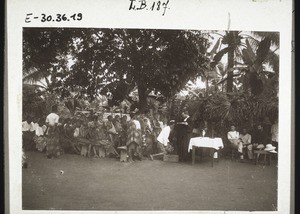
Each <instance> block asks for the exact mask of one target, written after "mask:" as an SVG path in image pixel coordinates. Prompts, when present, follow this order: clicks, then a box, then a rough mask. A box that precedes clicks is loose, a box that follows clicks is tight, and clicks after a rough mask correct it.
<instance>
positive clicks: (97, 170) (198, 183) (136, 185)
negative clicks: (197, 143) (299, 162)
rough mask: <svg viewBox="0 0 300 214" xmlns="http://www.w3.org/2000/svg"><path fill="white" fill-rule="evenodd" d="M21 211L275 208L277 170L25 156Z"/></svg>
mask: <svg viewBox="0 0 300 214" xmlns="http://www.w3.org/2000/svg"><path fill="white" fill-rule="evenodd" d="M27 156H28V163H29V167H28V168H27V169H23V178H22V181H23V184H22V185H23V192H22V194H23V203H22V205H23V209H25V210H50V209H57V210H245V211H252V210H253V211H254V210H255V211H256V210H261V211H266V210H270V211H272V210H276V207H277V166H276V163H275V161H273V162H272V164H271V166H264V165H262V164H259V165H254V164H252V163H239V162H235V161H230V160H228V159H221V160H220V161H219V162H218V163H215V165H214V167H213V168H212V167H211V165H210V160H209V158H205V159H203V160H202V161H201V162H199V161H198V162H196V164H195V165H191V163H190V162H188V163H168V162H163V161H159V160H155V161H150V160H145V161H141V162H134V163H121V162H119V161H117V160H116V159H113V158H102V159H95V158H84V157H81V156H78V155H68V154H65V155H63V156H62V157H60V158H59V159H52V160H50V159H46V157H45V155H44V154H42V153H38V152H28V153H27Z"/></svg>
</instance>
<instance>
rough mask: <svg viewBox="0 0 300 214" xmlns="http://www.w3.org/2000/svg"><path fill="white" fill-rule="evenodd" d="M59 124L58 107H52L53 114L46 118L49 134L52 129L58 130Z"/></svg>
mask: <svg viewBox="0 0 300 214" xmlns="http://www.w3.org/2000/svg"><path fill="white" fill-rule="evenodd" d="M58 122H59V116H58V114H57V106H53V107H52V112H51V113H50V114H48V116H47V117H46V126H47V127H48V130H47V133H48V131H49V130H50V129H54V130H55V129H56V127H57V125H58Z"/></svg>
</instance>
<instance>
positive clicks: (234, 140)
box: [227, 125, 244, 160]
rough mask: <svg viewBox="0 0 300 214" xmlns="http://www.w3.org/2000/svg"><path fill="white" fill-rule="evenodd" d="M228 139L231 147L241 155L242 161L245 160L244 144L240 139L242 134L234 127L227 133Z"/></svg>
mask: <svg viewBox="0 0 300 214" xmlns="http://www.w3.org/2000/svg"><path fill="white" fill-rule="evenodd" d="M227 138H228V140H229V142H230V144H231V147H233V148H235V149H237V151H238V153H239V155H240V159H241V160H243V159H244V155H243V143H242V141H241V139H240V133H239V132H237V131H236V130H235V126H234V125H232V126H231V127H230V131H229V132H228V133H227Z"/></svg>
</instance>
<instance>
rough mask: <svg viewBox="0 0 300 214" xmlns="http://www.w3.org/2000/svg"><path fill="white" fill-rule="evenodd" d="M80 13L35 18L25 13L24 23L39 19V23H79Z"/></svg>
mask: <svg viewBox="0 0 300 214" xmlns="http://www.w3.org/2000/svg"><path fill="white" fill-rule="evenodd" d="M82 18H83V16H82V13H74V14H72V15H67V14H59V13H57V14H55V15H52V14H45V13H42V14H40V16H39V15H37V16H33V13H27V14H26V17H25V22H26V23H30V22H31V21H32V20H34V19H40V21H41V22H65V21H67V22H68V21H80V20H82Z"/></svg>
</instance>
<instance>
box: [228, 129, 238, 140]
mask: <svg viewBox="0 0 300 214" xmlns="http://www.w3.org/2000/svg"><path fill="white" fill-rule="evenodd" d="M239 137H240V133H239V132H237V131H229V132H228V133H227V138H228V140H229V141H231V140H237V139H239Z"/></svg>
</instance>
